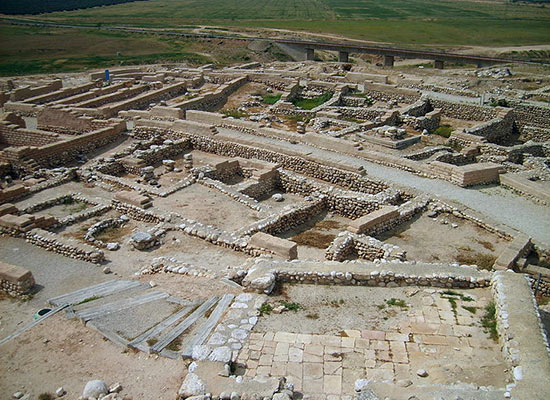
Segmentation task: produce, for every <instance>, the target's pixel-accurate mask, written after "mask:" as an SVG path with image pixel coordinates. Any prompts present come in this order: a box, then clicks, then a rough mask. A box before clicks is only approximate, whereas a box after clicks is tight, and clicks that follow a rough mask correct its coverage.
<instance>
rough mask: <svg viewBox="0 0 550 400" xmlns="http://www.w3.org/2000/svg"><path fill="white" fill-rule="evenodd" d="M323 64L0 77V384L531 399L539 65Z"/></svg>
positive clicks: (546, 369) (536, 304)
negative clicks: (535, 84)
mask: <svg viewBox="0 0 550 400" xmlns="http://www.w3.org/2000/svg"><path fill="white" fill-rule="evenodd" d="M342 61H345V62H331V63H328V62H315V61H304V62H274V63H271V64H260V63H248V64H243V65H235V66H232V67H227V68H223V69H215V68H213V67H212V66H211V65H206V66H203V67H200V68H189V67H185V66H182V65H171V64H170V65H168V64H167V65H151V66H143V67H124V68H123V67H118V68H116V67H113V68H110V69H109V73H108V74H106V72H105V71H103V70H101V71H94V72H91V73H74V74H59V75H43V76H35V77H13V78H9V79H2V80H1V81H0V106H1V107H2V114H1V116H0V117H1V120H0V289H1V292H0V293H2V296H1V297H0V298H1V299H2V301H0V308H1V310H2V311H1V313H0V314H1V315H2V316H1V317H0V350H1V353H2V359H1V360H2V361H1V363H2V364H3V367H1V369H2V372H1V375H2V378H0V379H5V383H4V384H3V385H4V386H5V387H7V388H9V390H10V392H9V393H7V394H5V393H3V396H5V398H8V397H10V398H11V396H12V393H13V396H16V395H17V396H18V397H17V396H16V397H15V398H26V399H31V398H38V397H37V396H38V395H39V394H40V393H42V392H52V393H53V392H58V393H57V396H59V397H63V396H66V398H69V399H78V398H81V399H86V398H94V399H103V400H109V399H123V398H126V399H130V398H133V399H176V398H177V399H193V400H199V399H201V400H206V399H220V400H226V399H230V400H236V399H242V400H246V399H273V400H289V399H302V398H303V399H326V400H351V399H363V400H366V399H380V400H382V399H394V400H401V399H419V400H423V399H426V400H427V399H434V400H435V399H446V400H449V399H452V400H455V399H462V400H474V399H476V400H477V399H487V400H489V399H491V400H492V399H503V398H504V399H517V400H524V399H525V400H535V399H548V398H550V353H549V352H550V347H549V344H548V338H547V333H548V332H550V307H549V306H548V303H549V300H550V269H549V268H550V250H549V249H550V247H549V244H550V228H549V226H550V208H549V206H550V185H549V182H550V106H549V104H548V103H549V102H550V79H549V78H548V76H547V75H546V76H544V74H540V73H538V72H537V71H536V70H535V69H533V70H529V69H528V68H527V67H521V68H520V67H519V66H513V67H506V66H498V67H496V66H493V67H485V68H477V69H475V68H457V69H453V68H452V67H451V68H447V69H444V70H437V71H433V70H432V71H427V70H425V69H418V68H404V69H399V68H395V69H389V68H386V69H382V68H378V67H376V68H375V67H374V66H362V65H360V64H356V63H351V62H348V60H347V56H346V59H345V60H342ZM392 62H393V60H392ZM533 68H534V67H533ZM537 74H538V75H537ZM107 78H108V79H107ZM526 79H529V80H531V81H540V82H539V83H540V85H539V86H540V88H537V89H534V90H530V89H526V88H525V85H522V82H525V80H526ZM77 359H78V360H79V361H78V362H76V361H74V360H77ZM35 368H38V371H40V372H39V373H36V374H27V373H25V372H24V370H25V369H35ZM136 377H138V378H139V379H138V378H136ZM88 381H90V382H88ZM103 381H106V382H107V383H108V385H106V384H105V382H103ZM87 382H88V384H86V383H87ZM85 386H86V388H85V389H84V387H85ZM56 389H57V390H56ZM83 389H84V392H83ZM25 396H26V397H25Z"/></svg>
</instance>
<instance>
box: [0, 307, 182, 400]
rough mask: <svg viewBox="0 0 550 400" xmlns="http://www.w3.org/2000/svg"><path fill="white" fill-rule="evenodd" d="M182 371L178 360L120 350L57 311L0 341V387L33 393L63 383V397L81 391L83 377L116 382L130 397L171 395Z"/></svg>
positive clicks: (5, 393)
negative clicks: (2, 341) (29, 328)
mask: <svg viewBox="0 0 550 400" xmlns="http://www.w3.org/2000/svg"><path fill="white" fill-rule="evenodd" d="M184 375H185V365H184V363H183V362H182V361H181V360H171V359H167V358H164V357H157V356H149V355H147V354H144V353H134V352H131V351H123V350H121V349H120V348H118V347H116V346H115V345H114V344H113V343H111V342H109V341H107V340H105V339H103V337H102V336H101V335H100V334H99V333H97V332H95V331H93V330H91V329H88V328H86V327H85V326H84V325H82V324H81V323H79V322H76V321H70V320H66V319H65V316H64V315H63V314H62V313H60V314H58V315H55V316H53V317H50V318H49V319H47V320H46V321H44V322H43V323H42V324H41V325H40V326H39V327H35V329H31V330H29V331H27V332H25V333H24V334H22V335H21V336H20V337H18V338H17V339H15V340H13V341H11V342H9V343H7V344H5V345H3V346H2V352H1V354H0V376H2V379H0V392H1V393H2V396H3V398H6V399H7V398H8V397H9V396H11V394H12V393H14V392H16V391H21V392H25V393H30V394H31V395H32V398H36V397H37V396H38V395H39V394H41V393H44V392H50V393H54V392H55V390H56V389H57V388H58V387H60V386H63V388H64V389H65V390H66V391H67V398H68V399H76V398H78V396H80V395H81V394H82V390H83V389H84V386H85V385H86V382H88V381H89V380H92V379H103V380H105V381H106V382H107V383H108V384H114V383H116V382H120V383H121V384H122V386H123V391H122V394H123V395H129V396H132V398H133V399H134V400H137V399H144V400H148V399H151V398H153V397H152V396H154V398H157V399H173V398H174V394H175V393H176V391H177V389H178V388H179V385H181V382H182V380H183V377H184Z"/></svg>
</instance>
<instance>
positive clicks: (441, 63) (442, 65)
mask: <svg viewBox="0 0 550 400" xmlns="http://www.w3.org/2000/svg"><path fill="white" fill-rule="evenodd" d="M434 68H435V69H443V68H445V62H444V61H441V60H435V61H434Z"/></svg>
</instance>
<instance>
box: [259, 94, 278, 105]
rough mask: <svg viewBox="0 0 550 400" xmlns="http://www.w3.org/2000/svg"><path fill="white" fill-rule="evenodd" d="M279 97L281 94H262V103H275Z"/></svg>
mask: <svg viewBox="0 0 550 400" xmlns="http://www.w3.org/2000/svg"><path fill="white" fill-rule="evenodd" d="M280 99H281V94H280V93H279V94H266V95H265V96H263V99H262V101H263V103H264V104H269V105H272V104H275V103H277V102H278V101H279V100H280Z"/></svg>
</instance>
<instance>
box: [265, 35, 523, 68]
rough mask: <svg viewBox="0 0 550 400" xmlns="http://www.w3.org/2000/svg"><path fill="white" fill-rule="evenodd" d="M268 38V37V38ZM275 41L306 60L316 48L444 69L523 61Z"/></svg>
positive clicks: (343, 56)
mask: <svg viewBox="0 0 550 400" xmlns="http://www.w3.org/2000/svg"><path fill="white" fill-rule="evenodd" d="M266 40H267V39H266ZM269 40H270V41H272V42H274V43H279V44H283V45H285V46H288V47H290V48H291V49H293V50H295V51H301V52H302V53H303V54H304V59H305V60H314V57H315V50H324V51H334V52H337V53H338V61H340V62H348V61H349V55H350V54H353V53H355V54H357V53H364V54H373V55H379V56H383V57H384V66H386V67H393V65H394V62H395V59H396V58H397V57H399V58H406V59H421V60H430V61H434V67H435V68H439V69H443V67H444V65H445V62H462V63H466V64H474V65H476V66H477V67H478V68H480V67H486V66H490V65H494V64H500V63H522V61H518V60H509V59H505V58H495V57H484V56H476V55H465V54H456V53H446V52H440V51H429V50H414V49H403V48H396V47H381V46H370V45H360V44H350V43H331V42H312V41H298V40H284V39H269Z"/></svg>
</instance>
